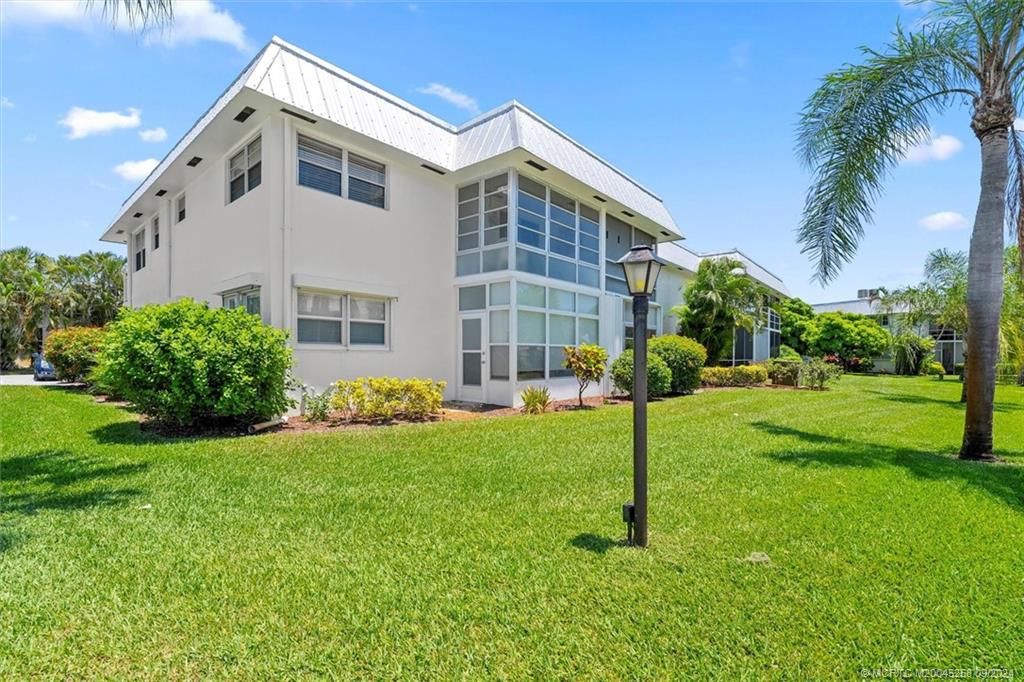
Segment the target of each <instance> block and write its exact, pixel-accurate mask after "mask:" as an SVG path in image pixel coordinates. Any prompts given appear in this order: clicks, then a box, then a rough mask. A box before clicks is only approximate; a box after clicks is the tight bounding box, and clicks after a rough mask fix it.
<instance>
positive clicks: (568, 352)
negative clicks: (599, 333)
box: [562, 343, 608, 407]
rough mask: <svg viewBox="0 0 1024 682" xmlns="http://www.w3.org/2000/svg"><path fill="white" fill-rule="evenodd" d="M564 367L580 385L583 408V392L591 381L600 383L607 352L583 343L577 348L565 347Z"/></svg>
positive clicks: (605, 364)
mask: <svg viewBox="0 0 1024 682" xmlns="http://www.w3.org/2000/svg"><path fill="white" fill-rule="evenodd" d="M562 353H564V354H565V366H566V367H567V368H569V371H570V372H572V373H573V376H575V377H576V381H578V382H579V384H580V407H583V391H585V390H586V389H587V386H589V385H590V382H591V381H600V380H601V378H602V377H604V373H605V372H606V371H607V362H608V351H606V350H605V349H604V348H602V347H601V346H597V345H594V344H589V343H583V344H580V345H579V346H577V347H575V348H574V347H573V346H566V347H565V348H563V349H562Z"/></svg>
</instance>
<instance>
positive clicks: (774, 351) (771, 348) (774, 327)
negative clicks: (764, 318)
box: [768, 308, 782, 358]
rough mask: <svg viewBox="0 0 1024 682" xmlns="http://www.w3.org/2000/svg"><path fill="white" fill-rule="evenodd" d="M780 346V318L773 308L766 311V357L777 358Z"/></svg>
mask: <svg viewBox="0 0 1024 682" xmlns="http://www.w3.org/2000/svg"><path fill="white" fill-rule="evenodd" d="M781 346H782V318H780V317H779V314H778V313H777V312H775V310H774V309H773V308H769V309H768V357H771V358H777V357H779V348H780V347H781Z"/></svg>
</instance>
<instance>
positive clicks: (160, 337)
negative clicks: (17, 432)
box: [94, 298, 294, 426]
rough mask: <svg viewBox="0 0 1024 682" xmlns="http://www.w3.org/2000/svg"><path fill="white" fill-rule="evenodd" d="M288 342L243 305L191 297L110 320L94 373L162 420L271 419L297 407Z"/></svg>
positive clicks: (182, 423)
mask: <svg viewBox="0 0 1024 682" xmlns="http://www.w3.org/2000/svg"><path fill="white" fill-rule="evenodd" d="M286 339H287V335H286V334H285V332H283V331H282V330H280V329H276V328H274V327H270V326H267V325H265V324H263V322H262V321H261V320H260V318H258V317H256V316H255V315H250V314H249V313H247V312H246V311H245V310H244V309H242V308H236V309H234V310H227V309H225V308H216V309H211V308H210V307H209V306H207V305H206V304H205V303H197V302H196V301H193V300H192V299H190V298H185V299H181V300H180V301H177V302H175V303H167V304H163V305H147V306H143V307H142V308H138V309H137V310H124V311H122V313H121V315H120V316H119V317H118V319H117V321H115V322H113V323H112V324H110V325H109V327H108V333H107V336H106V338H105V339H104V341H103V346H102V348H101V350H100V353H99V362H98V364H97V366H96V371H95V373H94V375H95V378H96V380H97V382H98V384H99V385H100V386H102V387H103V388H105V389H107V390H110V391H112V392H114V393H115V394H116V395H119V396H122V397H124V398H125V399H126V400H128V401H129V402H131V403H133V404H134V405H135V406H136V407H137V408H138V409H139V410H141V411H142V412H143V413H145V414H147V415H149V416H150V417H152V418H153V419H155V420H157V421H160V422H165V423H169V424H175V425H179V426H186V425H194V424H198V423H200V422H203V421H206V420H214V419H231V420H234V421H237V422H240V423H252V422H255V421H263V420H266V419H270V418H273V417H276V416H277V415H280V414H282V413H283V412H285V411H286V410H287V409H288V408H289V407H290V406H292V405H293V404H294V403H293V401H292V400H291V399H290V398H289V397H288V393H287V388H288V382H289V370H290V369H291V365H292V352H291V349H290V348H288V346H287V344H286V343H285V341H286Z"/></svg>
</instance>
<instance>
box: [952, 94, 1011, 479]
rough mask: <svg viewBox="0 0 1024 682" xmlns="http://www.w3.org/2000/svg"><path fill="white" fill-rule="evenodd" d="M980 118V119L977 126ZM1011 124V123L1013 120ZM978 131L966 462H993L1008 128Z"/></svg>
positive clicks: (962, 451)
mask: <svg viewBox="0 0 1024 682" xmlns="http://www.w3.org/2000/svg"><path fill="white" fill-rule="evenodd" d="M977 120H978V114H977V113H976V114H975V122H977ZM1011 121H1012V119H1011ZM978 127H980V126H976V127H975V131H976V133H977V134H978V137H979V139H980V141H981V196H980V198H979V200H978V213H977V215H976V216H975V218H974V230H973V232H972V233H971V250H970V256H969V264H968V275H967V316H968V325H967V347H968V348H970V352H968V353H967V358H966V363H965V367H964V371H965V375H964V389H965V390H966V391H967V411H966V412H967V414H966V417H965V420H964V441H963V445H962V446H961V448H960V458H961V459H988V458H990V457H991V456H992V411H993V407H994V405H993V403H994V400H995V388H996V361H997V359H998V356H999V313H1000V310H1001V308H1002V303H1003V229H1004V227H1003V219H1004V211H1005V201H1006V183H1007V181H1008V178H1009V169H1008V167H1007V153H1008V151H1009V148H1008V130H1007V128H1008V127H1009V126H996V127H989V128H988V129H987V130H978Z"/></svg>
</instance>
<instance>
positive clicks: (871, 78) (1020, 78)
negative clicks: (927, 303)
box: [798, 0, 1024, 459]
mask: <svg viewBox="0 0 1024 682" xmlns="http://www.w3.org/2000/svg"><path fill="white" fill-rule="evenodd" d="M934 4H935V7H934V9H932V10H931V11H930V12H929V13H928V15H927V16H926V18H925V20H924V22H923V23H922V25H921V28H920V29H919V30H917V31H915V32H911V33H908V32H905V31H904V30H903V29H902V28H900V27H897V30H896V32H895V35H894V38H893V40H892V42H891V43H890V44H889V45H887V46H886V48H885V49H884V50H882V51H876V50H871V49H868V48H864V54H865V59H864V62H863V63H862V64H852V65H847V66H844V67H843V68H841V69H839V70H838V71H835V72H833V73H831V74H829V75H827V76H826V77H825V78H824V80H823V81H822V83H821V85H820V86H819V87H818V89H817V90H816V91H815V92H814V94H813V95H811V97H810V99H809V100H808V102H807V105H806V107H805V109H804V111H803V114H802V115H801V121H800V128H799V142H798V144H799V148H800V152H801V155H802V157H803V159H804V161H805V162H806V163H807V164H808V166H809V167H810V168H812V169H813V172H814V178H813V180H812V182H811V187H810V190H809V192H808V195H807V203H806V205H805V208H804V215H803V219H802V221H801V224H800V228H799V239H800V242H801V244H802V245H803V252H804V253H807V254H809V255H810V256H811V257H812V259H813V260H815V261H816V264H817V278H818V279H819V280H820V281H822V282H827V281H829V280H831V279H832V278H833V277H835V275H836V274H837V273H838V271H839V269H840V268H841V267H842V265H843V263H846V262H849V261H850V260H851V259H852V258H853V256H854V254H855V253H856V251H857V246H858V243H859V242H860V239H861V237H862V236H863V233H864V222H866V221H869V220H870V219H871V214H872V210H873V206H874V201H875V199H876V198H877V197H878V195H879V194H880V192H881V191H882V182H883V180H884V179H885V177H886V175H887V174H888V173H889V171H891V170H892V169H893V168H894V167H895V166H896V165H897V164H898V163H899V162H900V161H901V160H902V159H903V157H904V156H905V154H906V151H907V150H908V149H909V148H910V147H911V146H913V145H915V144H918V143H920V142H922V141H923V140H924V139H925V138H926V137H927V136H928V130H929V125H928V123H929V119H930V117H931V116H933V115H935V114H937V113H939V112H940V111H942V110H943V109H946V108H948V107H949V106H951V105H954V104H956V103H958V102H964V103H969V104H970V107H971V129H972V130H973V132H974V135H975V136H976V137H977V138H978V141H979V143H980V147H981V194H980V197H979V200H978V211H977V214H976V216H975V220H974V230H973V233H972V235H971V247H970V255H969V257H968V282H967V307H968V317H969V323H968V329H967V346H968V348H969V349H970V350H969V353H968V356H967V363H966V371H967V377H966V381H967V383H968V385H967V409H966V416H965V422H964V437H963V444H962V446H961V448H960V457H962V458H964V459H989V458H991V456H992V455H991V453H992V413H993V401H994V397H995V365H996V361H997V358H998V353H999V313H1000V308H1001V305H1002V293H1003V287H1002V276H1003V230H1004V227H1005V225H1004V219H1005V218H1006V217H1007V216H1009V217H1010V219H1009V220H1008V221H1006V222H1008V223H1009V227H1010V228H1011V230H1014V231H1016V233H1017V236H1018V239H1021V240H1024V229H1020V227H1021V225H1022V222H1021V221H1022V218H1021V215H1020V208H1021V206H1022V204H1024V153H1022V152H1024V143H1022V142H1021V140H1019V139H1018V138H1017V134H1016V131H1014V130H1013V122H1014V119H1015V117H1016V113H1017V98H1018V97H1020V95H1021V94H1022V92H1024V90H1022V88H1024V49H1022V35H1021V34H1022V25H1024V2H1022V0H995V1H992V0H988V1H983V0H936V2H935V3H934ZM1011 166H1012V167H1013V173H1012V175H1013V179H1014V187H1013V189H1012V191H1011V192H1010V194H1009V196H1007V185H1008V183H1009V181H1010V178H1011V172H1010V167H1011Z"/></svg>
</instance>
